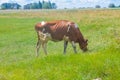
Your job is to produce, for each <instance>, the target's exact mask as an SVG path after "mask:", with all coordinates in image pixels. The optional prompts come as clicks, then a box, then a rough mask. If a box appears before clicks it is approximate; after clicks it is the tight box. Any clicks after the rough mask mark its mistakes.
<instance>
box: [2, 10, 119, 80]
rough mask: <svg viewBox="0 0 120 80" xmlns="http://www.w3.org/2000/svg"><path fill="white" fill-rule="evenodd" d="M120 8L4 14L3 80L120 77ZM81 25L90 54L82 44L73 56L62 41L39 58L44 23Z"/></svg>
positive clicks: (109, 79) (52, 44) (116, 79)
mask: <svg viewBox="0 0 120 80" xmlns="http://www.w3.org/2000/svg"><path fill="white" fill-rule="evenodd" d="M118 14H120V10H60V11H59V10H38V11H36V10H31V11H1V12H0V80H92V79H95V78H101V79H102V80H119V79H120V33H119V32H120V15H118ZM58 19H66V20H71V21H74V22H76V23H77V24H78V25H79V28H80V30H81V32H82V33H83V35H84V36H85V38H87V39H88V48H89V51H88V52H86V53H83V52H82V51H81V50H80V49H79V46H78V45H77V50H78V54H74V52H73V49H72V47H71V45H70V44H69V45H68V48H67V54H66V55H63V41H61V42H57V43H55V42H52V41H50V42H49V43H48V47H47V49H48V55H47V56H46V55H45V54H44V52H43V50H42V49H41V50H40V56H39V57H38V58H36V57H35V46H36V42H37V35H36V32H35V30H34V25H35V24H36V23H37V22H40V21H43V20H44V21H50V20H58Z"/></svg>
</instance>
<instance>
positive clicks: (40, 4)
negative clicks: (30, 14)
mask: <svg viewBox="0 0 120 80" xmlns="http://www.w3.org/2000/svg"><path fill="white" fill-rule="evenodd" d="M38 5H39V9H42V3H41V2H40V1H39V2H38Z"/></svg>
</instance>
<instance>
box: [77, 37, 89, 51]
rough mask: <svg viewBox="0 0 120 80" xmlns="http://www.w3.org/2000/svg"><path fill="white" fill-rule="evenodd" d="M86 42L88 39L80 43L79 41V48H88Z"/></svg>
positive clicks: (85, 49) (84, 49)
mask: <svg viewBox="0 0 120 80" xmlns="http://www.w3.org/2000/svg"><path fill="white" fill-rule="evenodd" d="M87 42H88V40H87V39H86V40H84V41H82V43H79V45H80V48H81V49H82V50H83V52H85V51H87V50H88V48H87V45H88V43H87Z"/></svg>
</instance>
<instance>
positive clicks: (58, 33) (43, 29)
mask: <svg viewBox="0 0 120 80" xmlns="http://www.w3.org/2000/svg"><path fill="white" fill-rule="evenodd" d="M35 30H36V32H37V36H38V42H37V45H36V56H38V55H39V54H38V52H39V49H40V46H41V45H42V47H43V50H44V52H45V54H47V50H46V47H47V42H48V41H49V40H51V41H54V42H57V41H62V40H64V51H63V53H64V54H65V53H66V48H67V45H68V42H70V43H71V44H72V47H73V49H74V52H75V53H77V51H76V45H75V43H78V44H79V46H80V49H82V50H83V51H84V52H85V51H87V45H88V43H87V41H88V40H87V39H84V37H83V35H82V33H81V31H80V29H79V28H78V25H77V24H76V23H74V22H72V21H68V20H56V21H48V22H45V21H42V22H39V23H37V24H36V25H35Z"/></svg>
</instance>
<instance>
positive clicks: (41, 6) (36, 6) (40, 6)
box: [0, 0, 57, 9]
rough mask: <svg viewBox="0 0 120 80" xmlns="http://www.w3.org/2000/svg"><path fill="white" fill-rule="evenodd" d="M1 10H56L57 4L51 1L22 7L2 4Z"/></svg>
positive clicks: (14, 4) (16, 4)
mask: <svg viewBox="0 0 120 80" xmlns="http://www.w3.org/2000/svg"><path fill="white" fill-rule="evenodd" d="M0 6H1V9H56V8H57V5H56V3H52V2H50V1H48V2H47V1H44V0H43V1H42V2H40V1H38V2H35V3H29V4H26V5H24V6H21V5H20V4H18V3H2V4H1V5H0Z"/></svg>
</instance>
